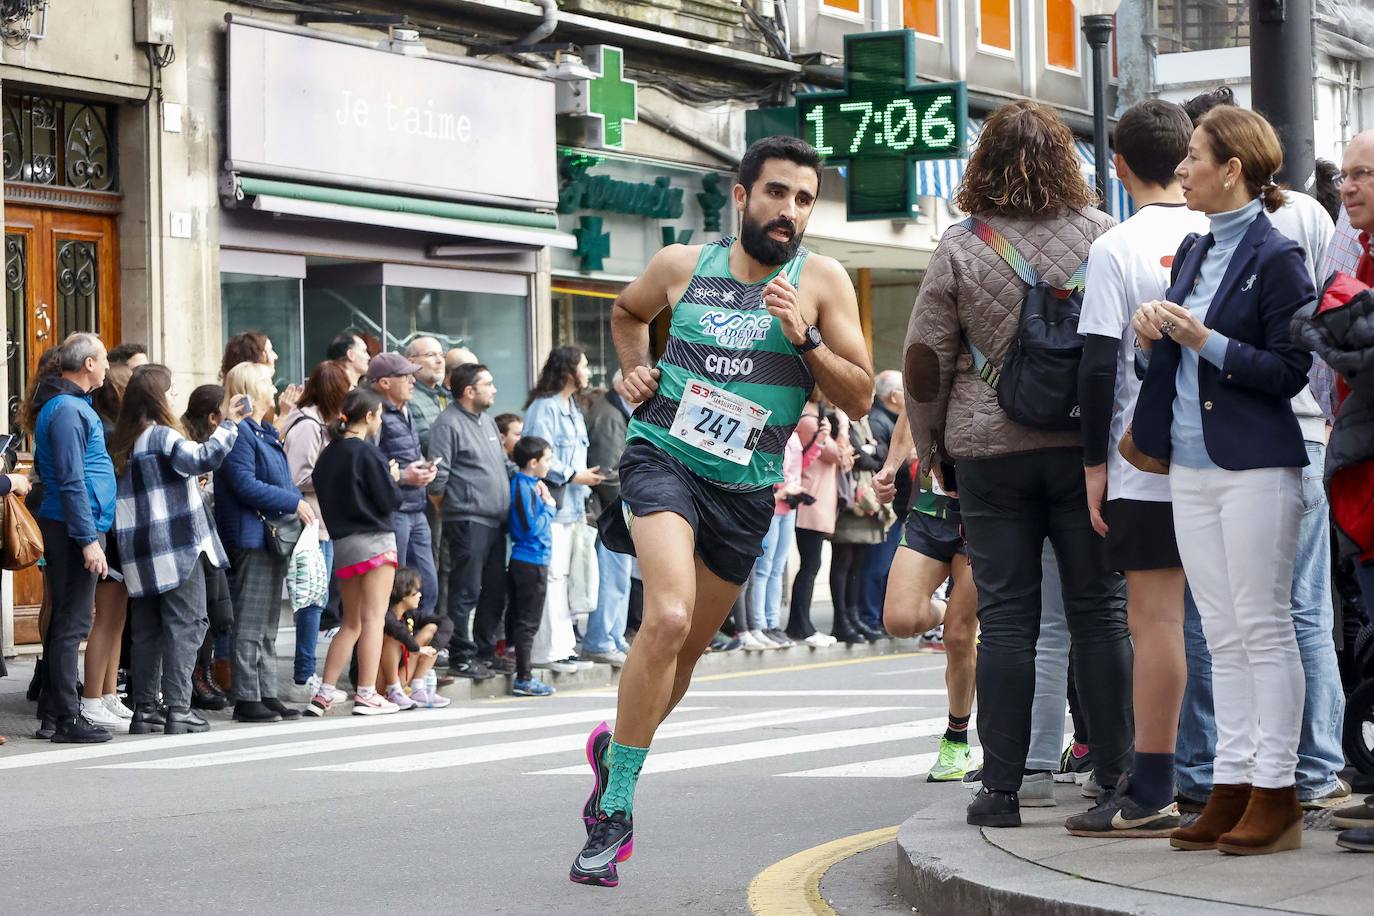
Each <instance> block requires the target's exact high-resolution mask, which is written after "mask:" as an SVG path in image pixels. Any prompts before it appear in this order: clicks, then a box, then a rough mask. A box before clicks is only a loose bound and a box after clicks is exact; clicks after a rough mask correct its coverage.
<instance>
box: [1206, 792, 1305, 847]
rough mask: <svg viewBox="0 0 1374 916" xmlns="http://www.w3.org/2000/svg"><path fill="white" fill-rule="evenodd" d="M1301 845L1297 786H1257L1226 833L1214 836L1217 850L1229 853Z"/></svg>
mask: <svg viewBox="0 0 1374 916" xmlns="http://www.w3.org/2000/svg"><path fill="white" fill-rule="evenodd" d="M1301 846H1302V805H1301V804H1299V803H1298V789H1297V787H1296V786H1287V787H1285V788H1282V789H1261V788H1260V787H1259V786H1256V787H1255V788H1254V789H1253V790H1252V791H1251V792H1250V804H1249V806H1247V807H1246V809H1245V816H1244V817H1242V818H1241V819H1240V823H1239V824H1237V825H1236V826H1235V828H1234V829H1232V830H1231V831H1230V832H1229V833H1224V834H1222V835H1221V836H1219V837H1217V849H1218V850H1219V851H1221V852H1225V853H1229V854H1231V855H1233V856H1263V855H1268V854H1269V853H1271V852H1284V851H1285V850H1289V849H1298V848H1299V847H1301Z"/></svg>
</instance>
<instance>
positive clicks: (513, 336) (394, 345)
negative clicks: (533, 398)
mask: <svg viewBox="0 0 1374 916" xmlns="http://www.w3.org/2000/svg"><path fill="white" fill-rule="evenodd" d="M416 337H434V338H437V339H438V341H439V343H440V344H441V345H442V346H443V347H444V348H445V349H448V348H449V347H457V346H464V347H467V348H468V349H470V350H472V351H473V352H474V353H476V354H477V358H478V359H480V360H481V361H482V362H483V363H484V364H486V365H487V366H488V367H489V368H490V369H491V374H492V378H493V379H494V380H495V382H496V403H495V404H493V405H492V410H493V412H494V413H504V412H506V411H518V410H521V409H523V407H524V404H525V397H526V395H528V394H529V388H530V360H529V319H528V302H527V300H526V298H525V297H524V296H511V295H502V294H497V293H473V292H457V291H454V290H444V289H411V288H408V287H402V286H388V287H386V349H388V350H404V349H405V347H406V345H407V344H408V343H410V341H411V340H413V339H414V338H416Z"/></svg>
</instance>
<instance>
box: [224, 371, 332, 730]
mask: <svg viewBox="0 0 1374 916" xmlns="http://www.w3.org/2000/svg"><path fill="white" fill-rule="evenodd" d="M241 394H246V395H248V396H249V397H250V398H252V400H253V413H252V415H251V416H248V417H245V418H244V419H242V420H240V421H239V435H238V439H237V440H236V441H235V442H234V448H233V450H232V451H230V452H229V455H228V457H226V458H225V459H224V463H223V464H221V465H220V466H219V469H218V470H216V471H215V523H216V528H217V529H218V531H219V536H220V541H221V542H222V543H223V544H224V547H225V549H226V550H227V551H228V552H229V560H230V563H231V564H232V566H233V570H234V575H233V590H232V597H233V602H234V630H233V646H234V647H233V670H234V679H233V695H234V700H235V703H234V718H235V719H236V720H238V721H240V722H279V721H281V720H282V719H294V718H295V717H297V716H299V715H300V710H297V709H292V708H291V707H289V706H287V705H286V704H284V703H282V702H281V701H280V700H279V699H277V650H276V640H277V626H278V624H279V623H280V622H281V589H282V583H283V582H284V581H285V579H286V565H287V561H286V560H285V559H283V558H281V557H278V556H277V555H276V554H275V553H273V552H272V551H270V550H269V549H268V545H267V536H266V532H265V530H264V528H263V522H264V519H269V518H277V517H279V516H282V515H291V514H295V515H297V516H299V517H300V520H301V522H302V523H304V524H307V525H308V524H310V523H311V522H313V521H314V520H315V513H314V511H313V510H312V509H311V508H310V504H309V503H308V502H306V501H305V500H304V499H303V498H302V497H301V491H300V490H298V489H296V485H295V484H294V483H292V482H291V469H290V467H289V466H288V465H287V463H286V452H285V451H284V450H283V448H282V444H281V442H280V440H279V439H278V438H277V431H276V430H275V429H273V428H272V426H271V425H270V424H268V423H266V422H265V418H266V416H267V412H268V411H269V410H271V409H272V403H273V400H274V398H275V397H276V390H275V389H274V388H273V386H272V370H271V369H269V368H268V367H267V366H266V365H264V364H262V363H239V364H238V365H237V366H235V367H233V368H232V369H230V370H229V373H228V374H227V375H226V376H225V377H224V402H225V405H226V407H225V409H224V415H225V416H228V415H229V410H228V407H227V405H228V404H229V402H230V401H232V400H233V399H234V398H236V397H237V396H239V395H241Z"/></svg>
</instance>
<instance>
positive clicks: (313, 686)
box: [282, 674, 324, 703]
mask: <svg viewBox="0 0 1374 916" xmlns="http://www.w3.org/2000/svg"><path fill="white" fill-rule="evenodd" d="M323 685H324V678H322V677H320V676H319V675H318V674H312V675H310V677H309V678H307V679H306V681H305V683H304V684H297V683H294V682H292V683H289V684H287V685H286V690H285V691H284V693H285V694H286V695H285V696H284V697H282V699H283V700H285V701H286V702H287V703H309V702H310V701H311V700H313V699H314V698H315V695H316V694H318V693H319V692H320V687H322V686H323Z"/></svg>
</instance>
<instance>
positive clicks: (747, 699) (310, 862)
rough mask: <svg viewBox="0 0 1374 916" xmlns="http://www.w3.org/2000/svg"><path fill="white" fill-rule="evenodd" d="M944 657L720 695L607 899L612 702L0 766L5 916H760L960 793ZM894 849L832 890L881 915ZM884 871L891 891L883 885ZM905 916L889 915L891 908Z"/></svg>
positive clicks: (262, 729)
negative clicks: (201, 913) (782, 890)
mask: <svg viewBox="0 0 1374 916" xmlns="http://www.w3.org/2000/svg"><path fill="white" fill-rule="evenodd" d="M943 670H944V659H943V657H942V656H940V655H936V654H915V655H907V656H899V657H895V658H894V657H888V658H874V659H862V660H857V661H854V662H841V663H838V664H835V663H828V664H823V665H818V666H800V667H797V668H793V669H790V670H789V669H773V670H771V671H767V672H747V673H741V674H725V675H717V676H714V677H712V678H710V679H706V680H703V681H700V682H698V683H697V684H696V685H695V686H694V688H693V689H692V691H691V692H690V693H689V694H688V696H687V698H686V699H685V700H684V701H683V704H682V707H681V708H680V709H679V710H678V711H677V712H676V713H675V714H674V716H673V717H672V718H671V719H670V720H669V723H668V724H667V725H666V726H665V728H664V730H662V731H661V732H660V734H659V737H658V739H656V741H655V743H654V749H653V751H652V752H651V753H650V755H649V762H648V765H647V767H646V773H645V775H644V777H643V778H642V779H641V781H640V787H639V792H638V794H637V798H636V810H635V815H636V837H635V839H636V842H635V855H634V858H633V859H632V860H631V861H629V862H627V863H625V864H624V865H623V866H622V869H621V877H622V882H621V886H620V887H619V888H617V889H614V890H605V889H595V888H586V887H581V886H576V885H573V884H571V883H570V882H569V881H568V879H567V872H568V866H569V864H570V863H571V862H572V859H573V857H574V856H575V855H576V853H577V851H578V849H579V848H580V846H581V842H582V838H583V836H584V832H583V827H582V824H581V820H580V818H579V816H578V813H579V808H580V806H581V804H582V801H583V799H584V798H585V797H586V793H587V791H588V788H589V776H588V775H587V771H586V765H585V762H584V760H583V757H582V744H583V741H584V737H585V735H586V733H587V732H588V731H589V729H590V728H591V727H592V726H593V725H594V724H595V723H596V722H598V721H600V720H601V719H602V718H611V717H612V714H613V710H614V706H615V698H614V694H610V693H606V692H604V691H588V692H582V693H561V694H559V695H558V696H555V697H552V698H549V699H538V700H490V701H481V702H474V703H468V704H464V705H463V706H461V707H459V706H453V707H450V708H449V709H448V710H444V711H417V712H408V713H400V714H397V715H394V716H387V717H381V718H363V717H354V716H348V715H340V714H338V713H335V714H334V715H331V716H330V717H328V718H327V719H324V720H311V719H308V720H303V721H299V722H287V723H280V724H275V725H265V726H242V725H232V724H228V723H224V724H221V723H219V722H216V724H215V728H214V729H213V730H212V731H211V732H209V733H207V734H204V735H187V736H178V737H175V738H169V737H165V736H147V737H129V736H119V737H117V738H116V739H115V740H114V741H112V742H109V743H108V744H104V745H96V746H92V747H72V748H61V747H58V746H55V745H52V744H49V743H47V742H37V741H33V740H31V739H24V738H17V739H11V741H10V743H9V744H8V745H7V746H6V747H5V748H4V750H3V751H2V752H0V876H3V877H0V888H3V890H0V907H2V908H3V911H4V912H7V913H39V912H54V913H75V912H80V913H95V912H137V913H146V914H152V913H188V912H194V911H195V910H197V909H205V910H212V911H214V912H216V913H306V912H318V913H369V914H374V913H377V912H379V911H384V910H387V909H395V910H400V911H405V910H410V911H416V912H426V911H443V912H448V913H458V914H488V913H491V914H527V913H528V914H535V913H565V912H574V911H581V910H583V909H585V908H587V907H591V906H595V907H597V908H598V909H597V910H596V911H597V912H607V913H636V914H638V913H687V912H690V913H693V914H717V913H719V914H726V913H731V914H733V913H744V912H748V905H747V902H746V889H747V887H748V885H749V882H750V880H751V879H752V878H753V877H754V876H755V875H756V874H757V873H758V872H760V871H761V870H763V869H764V868H766V867H767V866H769V865H771V864H772V863H774V862H775V861H777V860H780V859H783V858H785V857H787V856H789V855H792V854H793V853H796V852H799V851H801V850H803V849H807V848H809V847H812V846H815V845H817V844H821V843H825V842H828V841H831V840H835V839H838V838H840V837H845V836H849V835H852V834H856V833H860V832H863V831H868V830H872V829H875V828H879V827H887V826H891V825H895V824H898V823H900V822H901V821H903V820H904V819H905V818H906V817H907V816H908V815H909V814H910V813H911V812H912V811H913V810H915V809H916V808H917V807H920V806H922V805H924V804H926V803H928V802H930V801H933V800H935V799H936V797H937V796H936V795H934V794H932V793H950V792H962V791H963V790H962V789H961V788H959V787H956V786H948V785H931V784H927V783H926V782H925V781H924V774H925V770H926V769H927V767H928V766H929V764H930V761H931V759H933V755H934V751H935V748H936V744H937V741H938V735H939V734H940V733H941V732H942V731H943V728H944V689H943ZM890 862H891V854H890V847H885V848H884V849H883V850H879V851H876V852H875V853H870V854H867V855H866V857H865V858H864V859H863V860H862V861H861V862H858V863H856V865H855V867H859V868H860V869H861V871H860V872H858V873H856V874H862V876H863V878H862V880H844V877H845V874H844V872H843V871H838V872H837V873H836V875H835V877H834V879H832V878H831V877H827V883H826V888H827V891H829V889H830V888H831V887H833V888H834V889H835V891H836V893H835V894H834V895H833V896H834V898H835V900H834V902H835V904H836V906H837V908H839V909H840V911H841V912H844V913H867V912H877V911H880V910H881V911H888V910H887V909H886V908H888V907H893V899H892V889H891V886H890V882H884V881H881V880H874V878H875V876H877V877H881V876H882V875H883V872H884V870H885V869H888V870H890V869H891V867H892V866H891V865H890V864H884V863H890ZM889 874H890V872H889ZM895 909H896V908H895V907H894V911H895Z"/></svg>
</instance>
